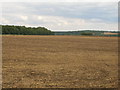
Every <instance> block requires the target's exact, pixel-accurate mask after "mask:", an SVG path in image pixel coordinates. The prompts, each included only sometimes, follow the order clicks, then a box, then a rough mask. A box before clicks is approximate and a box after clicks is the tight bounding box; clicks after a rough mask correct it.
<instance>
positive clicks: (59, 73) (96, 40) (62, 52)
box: [2, 35, 118, 88]
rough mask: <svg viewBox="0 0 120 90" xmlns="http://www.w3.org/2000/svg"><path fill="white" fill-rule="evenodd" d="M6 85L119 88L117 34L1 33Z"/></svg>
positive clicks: (9, 86)
mask: <svg viewBox="0 0 120 90" xmlns="http://www.w3.org/2000/svg"><path fill="white" fill-rule="evenodd" d="M2 43H3V44H2V45H3V48H2V49H3V50H2V54H3V55H2V58H3V59H2V63H3V72H2V75H3V76H2V77H3V85H2V87H3V88H16V87H17V88H116V87H117V86H118V85H117V83H118V38H117V37H88V36H37V35H36V36H29V35H27V36H24V35H3V36H2Z"/></svg>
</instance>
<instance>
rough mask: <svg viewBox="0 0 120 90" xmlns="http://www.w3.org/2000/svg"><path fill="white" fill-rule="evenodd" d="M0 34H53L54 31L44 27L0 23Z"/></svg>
mask: <svg viewBox="0 0 120 90" xmlns="http://www.w3.org/2000/svg"><path fill="white" fill-rule="evenodd" d="M1 26H2V34H15V35H54V32H52V31H50V30H48V29H47V28H45V27H25V26H14V25H1Z"/></svg>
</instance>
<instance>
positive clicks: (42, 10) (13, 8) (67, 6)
mask: <svg viewBox="0 0 120 90" xmlns="http://www.w3.org/2000/svg"><path fill="white" fill-rule="evenodd" d="M115 5H117V3H96V2H94V3H38V2H37V3H3V7H2V8H3V24H14V25H26V26H44V27H46V28H48V29H50V30H80V29H103V30H117V6H115Z"/></svg>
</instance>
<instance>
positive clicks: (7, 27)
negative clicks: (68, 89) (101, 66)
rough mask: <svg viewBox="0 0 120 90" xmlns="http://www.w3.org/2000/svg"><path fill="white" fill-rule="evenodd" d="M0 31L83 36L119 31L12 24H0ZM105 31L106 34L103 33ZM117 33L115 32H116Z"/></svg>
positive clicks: (109, 33) (111, 33)
mask: <svg viewBox="0 0 120 90" xmlns="http://www.w3.org/2000/svg"><path fill="white" fill-rule="evenodd" d="M0 27H1V28H0V29H1V30H0V32H1V31H2V32H1V34H3V35H8V34H12V35H84V36H86V35H87V36H120V31H108V30H107V31H98V30H81V31H74V30H73V31H51V30H48V29H47V28H45V27H25V26H14V25H0ZM105 33H107V34H105ZM116 33H117V34H116Z"/></svg>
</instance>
